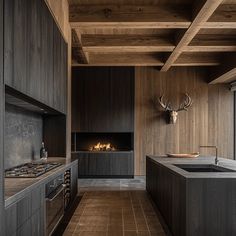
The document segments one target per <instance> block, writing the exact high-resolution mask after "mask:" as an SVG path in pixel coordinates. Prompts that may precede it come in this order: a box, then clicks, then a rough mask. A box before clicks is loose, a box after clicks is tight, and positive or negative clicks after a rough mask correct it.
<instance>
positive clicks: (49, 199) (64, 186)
mask: <svg viewBox="0 0 236 236" xmlns="http://www.w3.org/2000/svg"><path fill="white" fill-rule="evenodd" d="M65 188H66V185H65V184H62V186H61V187H60V190H58V191H57V193H56V194H55V195H54V196H53V197H52V198H46V201H49V202H52V201H53V200H54V199H55V198H56V197H57V196H58V195H59V194H60V193H61V192H62V191H64V189H65Z"/></svg>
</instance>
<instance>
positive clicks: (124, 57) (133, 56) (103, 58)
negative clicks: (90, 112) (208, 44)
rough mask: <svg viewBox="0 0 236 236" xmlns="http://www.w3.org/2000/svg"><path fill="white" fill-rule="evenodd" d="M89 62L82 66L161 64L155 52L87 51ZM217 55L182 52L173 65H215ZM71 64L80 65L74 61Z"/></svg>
mask: <svg viewBox="0 0 236 236" xmlns="http://www.w3.org/2000/svg"><path fill="white" fill-rule="evenodd" d="M89 58H90V63H89V64H84V66H105V65H107V66H160V67H161V66H163V65H164V63H163V59H162V58H163V56H162V55H161V54H159V55H158V54H157V53H89ZM219 64H220V60H219V57H218V56H217V55H214V54H209V53H183V54H182V55H181V56H180V57H179V58H178V60H176V62H175V63H174V64H173V66H217V65H219ZM73 66H82V65H81V64H78V63H74V64H73Z"/></svg>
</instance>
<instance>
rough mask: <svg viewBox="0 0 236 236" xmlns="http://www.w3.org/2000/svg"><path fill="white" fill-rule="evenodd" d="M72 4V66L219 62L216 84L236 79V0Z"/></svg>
mask: <svg viewBox="0 0 236 236" xmlns="http://www.w3.org/2000/svg"><path fill="white" fill-rule="evenodd" d="M69 3H70V24H71V27H72V36H73V37H72V57H73V58H72V59H73V66H108V65H112V66H116V65H117V66H157V67H160V70H161V71H167V70H168V69H169V68H171V67H172V66H208V67H213V66H214V70H212V73H211V74H212V79H211V82H212V83H214V82H222V81H223V82H225V80H226V77H227V81H230V80H233V79H235V78H234V75H235V76H236V69H235V67H236V56H235V54H236V0H195V1H190V0H69ZM230 59H232V60H230ZM225 74H226V77H224V75H225ZM222 76H223V78H222Z"/></svg>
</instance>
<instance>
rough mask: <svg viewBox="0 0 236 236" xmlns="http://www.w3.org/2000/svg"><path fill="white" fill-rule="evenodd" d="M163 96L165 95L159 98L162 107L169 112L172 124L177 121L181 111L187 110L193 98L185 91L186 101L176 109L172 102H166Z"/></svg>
mask: <svg viewBox="0 0 236 236" xmlns="http://www.w3.org/2000/svg"><path fill="white" fill-rule="evenodd" d="M163 97H164V95H162V96H161V97H160V98H159V103H160V105H161V107H163V108H164V109H165V111H167V112H169V115H170V123H171V124H175V123H176V121H177V117H178V112H179V111H187V110H188V108H189V107H190V106H191V105H192V99H191V98H190V96H189V95H188V94H187V93H185V100H184V102H183V103H181V104H180V106H179V108H178V109H176V110H175V109H173V108H172V107H171V105H170V102H168V101H167V102H166V103H165V102H163Z"/></svg>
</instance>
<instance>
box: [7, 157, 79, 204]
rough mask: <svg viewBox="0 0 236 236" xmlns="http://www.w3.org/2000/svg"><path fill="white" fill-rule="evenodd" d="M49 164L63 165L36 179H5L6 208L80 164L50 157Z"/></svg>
mask: <svg viewBox="0 0 236 236" xmlns="http://www.w3.org/2000/svg"><path fill="white" fill-rule="evenodd" d="M48 162H60V163H62V165H61V166H58V167H57V168H55V169H52V170H50V171H49V172H47V173H45V174H43V175H41V176H39V177H36V178H5V186H4V187H5V188H4V191H5V207H7V206H9V205H11V204H12V203H14V202H16V201H18V200H20V199H21V198H23V197H24V196H25V195H26V194H27V193H29V192H30V191H32V189H34V188H36V187H37V186H38V185H41V184H44V183H47V182H49V181H50V180H52V179H53V178H55V177H56V176H58V175H60V174H62V173H64V171H65V170H66V169H68V168H70V167H71V166H73V165H77V164H78V161H77V160H66V158H61V157H60V158H57V157H49V158H48Z"/></svg>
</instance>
